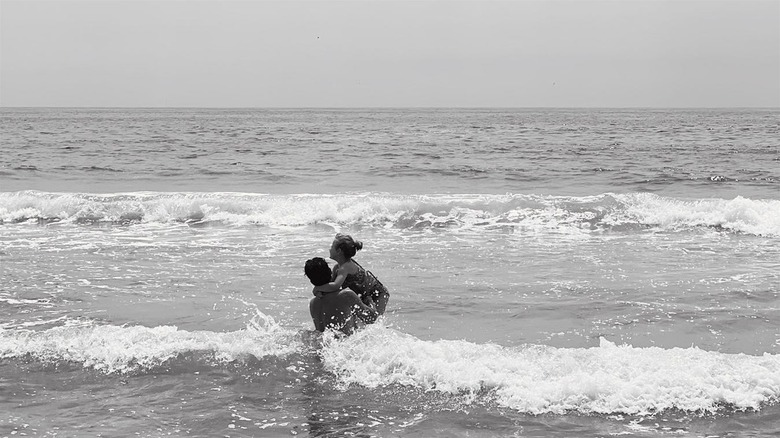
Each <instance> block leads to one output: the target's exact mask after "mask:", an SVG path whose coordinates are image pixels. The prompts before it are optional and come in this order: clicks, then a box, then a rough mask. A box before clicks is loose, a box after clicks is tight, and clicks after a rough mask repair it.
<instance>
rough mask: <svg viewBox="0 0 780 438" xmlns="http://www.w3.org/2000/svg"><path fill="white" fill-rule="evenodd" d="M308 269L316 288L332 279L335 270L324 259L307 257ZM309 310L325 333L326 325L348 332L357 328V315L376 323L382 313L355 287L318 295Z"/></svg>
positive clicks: (315, 322)
mask: <svg viewBox="0 0 780 438" xmlns="http://www.w3.org/2000/svg"><path fill="white" fill-rule="evenodd" d="M304 272H305V273H306V276H307V277H309V281H311V284H313V285H314V286H315V289H316V287H318V286H321V285H323V284H327V283H328V282H329V281H330V277H331V270H330V267H329V266H328V262H326V261H325V259H323V258H320V257H315V258H313V259H309V260H307V261H306V265H305V267H304ZM309 312H310V313H311V318H312V320H313V321H314V327H315V328H316V329H317V330H318V331H321V332H324V331H325V329H326V328H333V329H335V330H339V331H341V332H342V333H345V334H347V335H349V334H352V332H353V331H354V330H355V328H357V324H356V322H355V315H357V317H358V318H360V319H361V320H363V321H364V322H365V323H366V324H371V323H373V322H374V321H376V318H377V316H378V315H377V312H376V311H375V310H374V309H372V308H371V307H368V306H366V305H365V304H364V303H363V302H362V301H360V298H358V296H357V294H355V292H353V291H351V290H342V291H338V290H337V291H335V292H329V293H322V294H321V296H315V297H314V298H312V300H311V301H310V302H309Z"/></svg>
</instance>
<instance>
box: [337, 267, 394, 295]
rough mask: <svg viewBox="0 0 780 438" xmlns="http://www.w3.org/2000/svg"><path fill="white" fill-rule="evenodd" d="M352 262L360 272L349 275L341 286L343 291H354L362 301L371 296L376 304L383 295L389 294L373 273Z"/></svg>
mask: <svg viewBox="0 0 780 438" xmlns="http://www.w3.org/2000/svg"><path fill="white" fill-rule="evenodd" d="M352 262H353V263H355V265H357V267H358V272H357V274H347V278H345V279H344V284H342V285H341V288H342V289H344V288H350V289H352V290H353V291H355V293H356V294H358V296H360V298H361V299H363V298H365V297H367V296H370V297H371V299H372V300H373V301H374V302H378V301H379V298H380V297H381V296H382V294H389V293H388V292H387V288H385V285H383V284H382V282H381V281H379V279H377V278H376V276H375V275H374V274H372V273H371V271H367V270H366V269H364V268H363V267H362V266H360V265H359V264H358V262H356V261H354V260H352Z"/></svg>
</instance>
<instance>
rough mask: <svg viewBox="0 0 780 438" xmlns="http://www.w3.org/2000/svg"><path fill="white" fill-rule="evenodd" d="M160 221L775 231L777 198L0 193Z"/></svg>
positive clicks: (129, 220) (91, 219) (57, 215)
mask: <svg viewBox="0 0 780 438" xmlns="http://www.w3.org/2000/svg"><path fill="white" fill-rule="evenodd" d="M29 221H34V222H40V221H44V222H58V223H74V224H85V223H86V224H89V223H122V224H133V223H168V222H183V223H189V224H204V223H209V224H223V225H227V226H269V227H296V226H306V225H312V224H320V223H322V224H329V225H347V226H349V225H356V224H359V225H364V226H375V227H395V228H414V229H426V228H431V229H432V228H454V229H466V230H474V231H491V230H507V229H509V230H516V231H521V232H525V231H534V232H540V231H541V232H544V231H562V232H566V231H567V230H568V231H578V232H591V231H595V232H601V231H613V230H617V231H619V230H626V229H628V230H632V229H640V230H641V229H649V230H661V231H681V230H689V229H696V228H712V229H720V230H727V231H732V232H738V233H745V234H752V235H757V236H780V200H763V199H748V198H743V197H736V198H734V199H730V200H727V199H693V200H683V199H676V198H669V197H663V196H658V195H654V194H647V193H629V194H611V193H607V194H601V195H594V196H586V197H570V196H549V195H527V194H507V195H489V194H483V195H474V194H462V195H397V194H388V193H343V194H326V195H321V194H317V195H314V194H293V195H271V194H253V193H161V192H142V193H121V194H85V193H46V192H36V191H23V192H12V193H0V223H2V224H9V223H22V222H29Z"/></svg>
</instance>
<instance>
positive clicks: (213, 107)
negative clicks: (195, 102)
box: [0, 105, 780, 110]
mask: <svg viewBox="0 0 780 438" xmlns="http://www.w3.org/2000/svg"><path fill="white" fill-rule="evenodd" d="M4 109H213V110H220V109H225V110H228V109H230V110H235V109H256V110H356V109H371V110H397V109H420V110H437V109H440V110H448V109H464V110H468V109H474V110H479V109H567V110H570V109H680V110H683V109H767V110H777V109H780V105H778V106H44V105H29V106H6V105H0V110H4Z"/></svg>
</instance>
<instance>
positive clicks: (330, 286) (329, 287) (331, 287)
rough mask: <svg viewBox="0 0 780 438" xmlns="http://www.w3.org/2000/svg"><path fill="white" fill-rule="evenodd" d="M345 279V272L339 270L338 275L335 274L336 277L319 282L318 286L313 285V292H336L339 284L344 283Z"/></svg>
mask: <svg viewBox="0 0 780 438" xmlns="http://www.w3.org/2000/svg"><path fill="white" fill-rule="evenodd" d="M346 279H347V274H346V273H344V272H339V273H338V275H336V278H335V279H333V281H331V282H330V283H325V284H321V285H319V286H314V292H323V293H328V292H336V291H339V290H341V285H342V284H344V280H346Z"/></svg>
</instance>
